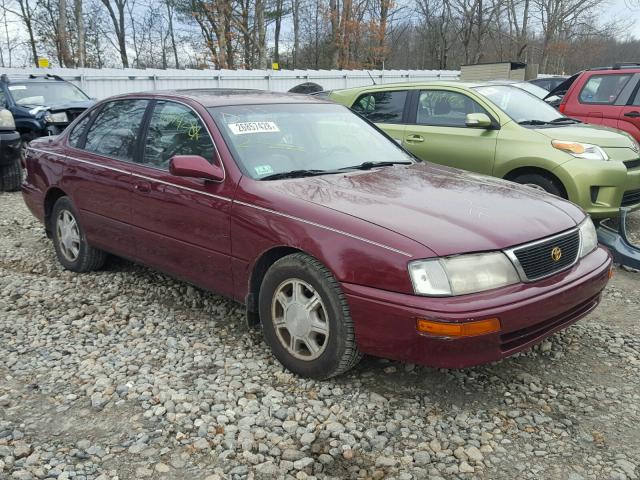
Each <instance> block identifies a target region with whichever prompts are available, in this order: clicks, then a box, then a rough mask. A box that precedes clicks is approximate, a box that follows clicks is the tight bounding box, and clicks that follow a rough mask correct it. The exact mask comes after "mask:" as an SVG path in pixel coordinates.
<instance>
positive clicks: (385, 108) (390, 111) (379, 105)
mask: <svg viewBox="0 0 640 480" xmlns="http://www.w3.org/2000/svg"><path fill="white" fill-rule="evenodd" d="M406 99H407V91H406V90H399V91H395V92H375V93H365V94H363V95H360V97H358V99H357V100H356V101H355V103H354V104H353V106H352V107H351V109H352V110H353V111H354V112H357V113H359V114H360V115H362V116H363V117H365V118H366V119H367V120H369V121H370V122H376V123H402V112H404V104H405V100H406Z"/></svg>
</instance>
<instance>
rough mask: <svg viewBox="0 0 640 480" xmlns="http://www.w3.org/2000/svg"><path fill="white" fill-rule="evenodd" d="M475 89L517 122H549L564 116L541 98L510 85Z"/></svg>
mask: <svg viewBox="0 0 640 480" xmlns="http://www.w3.org/2000/svg"><path fill="white" fill-rule="evenodd" d="M475 89H476V91H477V92H478V93H479V94H480V95H483V96H484V97H486V98H487V99H489V101H491V102H492V103H493V104H495V105H496V106H497V107H498V108H500V109H501V110H502V111H503V112H505V113H506V114H507V115H509V116H510V117H511V118H512V119H513V120H515V121H516V122H518V123H521V122H527V121H539V122H551V121H553V120H556V119H558V118H563V117H564V116H563V115H562V114H561V113H560V112H558V111H557V110H556V109H555V108H553V107H551V106H549V105H547V104H546V103H545V102H544V101H543V100H540V99H539V98H537V97H534V96H533V95H531V94H530V93H527V92H525V91H524V90H521V89H519V88H516V87H512V86H510V85H492V86H486V87H475Z"/></svg>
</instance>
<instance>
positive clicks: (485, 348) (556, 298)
mask: <svg viewBox="0 0 640 480" xmlns="http://www.w3.org/2000/svg"><path fill="white" fill-rule="evenodd" d="M610 268H611V256H610V255H609V253H608V252H607V251H606V250H605V249H603V248H598V249H597V250H595V251H594V252H592V253H590V254H589V255H587V256H586V257H584V258H583V259H581V260H580V261H579V262H578V263H577V264H576V265H574V266H573V267H572V268H571V269H569V270H566V271H564V272H561V273H558V274H556V275H554V276H552V277H549V278H547V279H544V280H540V281H538V282H533V283H529V284H522V283H521V284H517V285H512V286H509V287H504V288H501V289H497V290H493V291H490V292H482V293H478V294H473V295H464V296H460V297H446V298H433V297H431V298H429V297H419V296H416V295H406V294H401V293H395V292H388V291H383V290H378V289H374V288H370V287H363V286H360V285H354V284H348V283H347V284H342V286H343V290H344V292H345V294H346V296H347V301H348V303H349V307H350V309H351V317H352V319H353V321H354V324H355V330H356V339H357V342H358V348H359V349H360V351H362V352H363V353H367V354H370V355H375V356H379V357H385V358H391V359H394V360H401V361H406V362H412V363H420V364H423V365H428V366H432V367H440V368H463V367H469V366H473V365H479V364H482V363H487V362H492V361H496V360H500V359H502V358H505V357H508V356H509V355H513V354H514V353H516V352H519V351H521V350H524V349H526V348H529V347H531V346H532V345H535V344H536V343H539V342H540V341H542V340H543V339H544V338H545V337H547V336H549V335H551V334H552V333H554V332H556V331H558V330H560V329H562V328H565V327H567V326H569V325H571V324H572V323H574V322H576V321H577V320H579V319H580V318H582V317H583V316H584V315H586V314H588V313H589V312H591V311H592V310H593V309H594V308H595V307H596V306H597V305H598V303H599V301H600V294H601V292H602V289H603V288H604V287H605V285H606V284H607V281H608V279H609V270H610ZM494 317H497V318H499V319H500V323H501V326H502V330H501V331H500V332H498V333H490V334H485V335H480V336H476V337H463V338H457V339H446V338H442V337H433V336H429V335H426V334H421V333H419V332H418V331H417V330H416V319H417V318H426V319H430V320H438V321H445V322H464V321H472V320H482V319H487V318H494Z"/></svg>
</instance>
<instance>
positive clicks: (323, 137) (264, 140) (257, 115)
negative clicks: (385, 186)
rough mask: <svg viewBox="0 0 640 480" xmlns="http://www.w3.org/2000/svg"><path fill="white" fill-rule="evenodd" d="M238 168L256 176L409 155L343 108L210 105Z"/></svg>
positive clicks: (394, 159) (403, 159) (344, 166)
mask: <svg viewBox="0 0 640 480" xmlns="http://www.w3.org/2000/svg"><path fill="white" fill-rule="evenodd" d="M209 111H210V112H211V115H212V116H213V119H214V120H215V122H216V124H217V125H218V127H219V129H220V131H221V133H222V135H223V136H224V139H225V142H226V144H227V145H228V146H229V148H230V149H231V151H232V153H233V156H234V158H235V160H236V162H237V163H238V165H239V166H240V168H241V169H242V170H243V171H244V172H245V173H246V174H247V175H249V176H250V177H251V178H254V179H261V178H265V177H269V176H272V175H274V174H280V173H285V172H291V171H295V170H309V171H335V170H338V169H348V168H350V167H353V166H356V165H360V164H362V163H368V162H372V163H376V162H402V163H405V162H406V163H413V161H414V160H413V158H412V157H411V156H410V155H409V154H408V153H406V152H405V151H404V150H403V149H402V148H401V147H399V146H398V145H397V144H396V143H395V142H394V141H393V140H390V139H389V138H387V137H386V136H384V135H383V134H382V133H380V132H379V131H378V130H377V129H376V128H374V127H372V126H371V125H370V124H368V123H367V122H365V121H364V120H362V119H361V118H360V117H358V116H357V115H355V114H354V113H353V112H351V111H349V109H347V108H345V107H343V106H341V105H334V104H282V105H277V104H273V105H271V104H270V105H238V106H228V107H215V108H210V109H209Z"/></svg>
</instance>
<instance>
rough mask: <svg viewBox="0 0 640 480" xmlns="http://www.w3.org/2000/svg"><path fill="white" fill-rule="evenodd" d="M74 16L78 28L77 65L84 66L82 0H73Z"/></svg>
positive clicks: (84, 48)
mask: <svg viewBox="0 0 640 480" xmlns="http://www.w3.org/2000/svg"><path fill="white" fill-rule="evenodd" d="M74 16H75V20H76V26H77V28H78V53H77V65H78V67H80V68H84V67H85V63H86V56H87V47H86V33H85V31H84V18H83V16H82V0H74Z"/></svg>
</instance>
